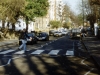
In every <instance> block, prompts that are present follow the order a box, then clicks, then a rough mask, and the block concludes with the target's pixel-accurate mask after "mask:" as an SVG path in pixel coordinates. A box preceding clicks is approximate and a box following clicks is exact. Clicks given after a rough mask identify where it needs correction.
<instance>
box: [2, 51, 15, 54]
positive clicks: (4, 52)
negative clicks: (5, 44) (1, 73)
mask: <svg viewBox="0 0 100 75" xmlns="http://www.w3.org/2000/svg"><path fill="white" fill-rule="evenodd" d="M13 51H15V50H6V51H3V52H0V54H6V53H10V52H13Z"/></svg>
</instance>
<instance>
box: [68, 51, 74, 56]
mask: <svg viewBox="0 0 100 75" xmlns="http://www.w3.org/2000/svg"><path fill="white" fill-rule="evenodd" d="M66 55H74V51H67V52H66Z"/></svg>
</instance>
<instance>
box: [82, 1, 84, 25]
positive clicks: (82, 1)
mask: <svg viewBox="0 0 100 75" xmlns="http://www.w3.org/2000/svg"><path fill="white" fill-rule="evenodd" d="M82 11H83V27H84V3H83V0H82Z"/></svg>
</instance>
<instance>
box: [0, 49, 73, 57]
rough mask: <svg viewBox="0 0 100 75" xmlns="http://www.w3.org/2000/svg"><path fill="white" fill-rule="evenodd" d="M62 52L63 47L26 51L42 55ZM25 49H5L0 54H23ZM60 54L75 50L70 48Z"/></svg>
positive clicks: (71, 53)
mask: <svg viewBox="0 0 100 75" xmlns="http://www.w3.org/2000/svg"><path fill="white" fill-rule="evenodd" d="M60 52H61V49H59V50H50V51H46V50H28V52H26V54H30V55H41V54H48V55H59V53H60ZM23 53H24V51H23V50H22V51H18V50H5V51H1V52H0V54H6V55H9V54H11V55H16V54H19V55H20V54H23ZM60 55H72V56H73V55H74V50H72V49H70V50H66V53H63V54H61V53H60Z"/></svg>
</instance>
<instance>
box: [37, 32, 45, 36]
mask: <svg viewBox="0 0 100 75" xmlns="http://www.w3.org/2000/svg"><path fill="white" fill-rule="evenodd" d="M37 36H39V37H44V36H45V34H43V33H38V34H37Z"/></svg>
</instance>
